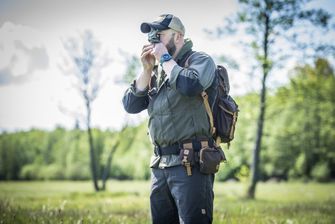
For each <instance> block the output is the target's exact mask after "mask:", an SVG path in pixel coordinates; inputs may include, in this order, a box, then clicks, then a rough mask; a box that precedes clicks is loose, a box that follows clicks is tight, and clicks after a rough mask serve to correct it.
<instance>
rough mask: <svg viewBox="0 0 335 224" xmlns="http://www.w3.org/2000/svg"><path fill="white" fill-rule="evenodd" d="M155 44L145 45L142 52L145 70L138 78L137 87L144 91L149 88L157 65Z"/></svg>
mask: <svg viewBox="0 0 335 224" xmlns="http://www.w3.org/2000/svg"><path fill="white" fill-rule="evenodd" d="M153 48H154V45H153V44H147V45H144V46H143V48H142V53H141V62H142V66H143V72H142V73H141V75H140V76H139V77H138V78H137V80H136V88H137V89H138V90H140V91H143V90H145V89H146V88H147V86H148V85H149V82H150V78H151V73H152V70H153V69H154V66H155V61H156V59H155V56H153V55H152V50H153Z"/></svg>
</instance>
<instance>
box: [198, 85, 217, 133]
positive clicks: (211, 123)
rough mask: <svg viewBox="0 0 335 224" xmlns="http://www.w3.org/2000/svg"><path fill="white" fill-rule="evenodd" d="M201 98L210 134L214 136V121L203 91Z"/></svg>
mask: <svg viewBox="0 0 335 224" xmlns="http://www.w3.org/2000/svg"><path fill="white" fill-rule="evenodd" d="M201 96H202V99H203V100H204V105H205V108H206V112H207V115H208V117H209V123H210V125H211V134H212V135H214V134H215V127H214V119H213V113H212V110H211V107H210V106H209V102H208V95H207V93H206V92H205V91H202V93H201Z"/></svg>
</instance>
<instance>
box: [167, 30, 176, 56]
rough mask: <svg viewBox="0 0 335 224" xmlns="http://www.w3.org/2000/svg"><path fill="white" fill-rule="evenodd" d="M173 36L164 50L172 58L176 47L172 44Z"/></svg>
mask: <svg viewBox="0 0 335 224" xmlns="http://www.w3.org/2000/svg"><path fill="white" fill-rule="evenodd" d="M173 39H174V35H173V36H172V37H171V39H170V40H169V43H168V44H167V45H166V49H167V50H168V52H169V54H170V55H171V56H173V54H174V53H175V52H176V49H177V48H176V45H175V44H174V41H173Z"/></svg>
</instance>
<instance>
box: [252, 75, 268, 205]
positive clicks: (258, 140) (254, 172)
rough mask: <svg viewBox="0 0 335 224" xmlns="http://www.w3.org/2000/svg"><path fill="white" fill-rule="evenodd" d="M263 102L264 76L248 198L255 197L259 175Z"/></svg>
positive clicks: (263, 113)
mask: <svg viewBox="0 0 335 224" xmlns="http://www.w3.org/2000/svg"><path fill="white" fill-rule="evenodd" d="M265 103H266V85H265V78H264V77H263V84H262V90H261V96H260V108H259V117H258V122H257V136H256V143H255V148H254V150H253V158H252V163H251V183H250V186H249V188H248V193H247V197H248V198H250V199H254V198H255V191H256V184H257V181H258V177H259V162H260V159H259V155H260V151H261V142H262V136H263V127H264V115H265Z"/></svg>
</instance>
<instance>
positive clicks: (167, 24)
mask: <svg viewBox="0 0 335 224" xmlns="http://www.w3.org/2000/svg"><path fill="white" fill-rule="evenodd" d="M151 29H156V30H166V29H173V30H175V31H178V32H179V33H181V34H183V35H185V27H184V25H183V24H182V22H181V21H180V19H179V18H178V17H176V16H174V15H172V14H163V15H160V16H159V17H158V19H157V20H155V21H154V22H152V23H142V24H141V31H142V32H143V33H149V32H150V31H151Z"/></svg>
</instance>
